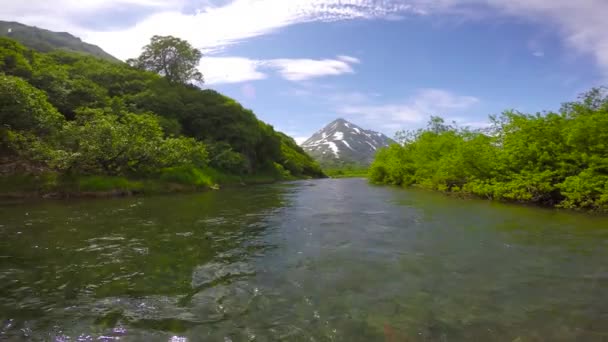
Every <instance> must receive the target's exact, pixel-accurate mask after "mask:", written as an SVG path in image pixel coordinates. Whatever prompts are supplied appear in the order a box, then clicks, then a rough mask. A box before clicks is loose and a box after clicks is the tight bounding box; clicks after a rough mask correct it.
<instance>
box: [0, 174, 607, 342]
mask: <svg viewBox="0 0 608 342" xmlns="http://www.w3.org/2000/svg"><path fill="white" fill-rule="evenodd" d="M0 217H1V218H2V219H1V222H0V294H1V296H0V340H1V339H3V338H4V339H28V338H31V339H34V340H56V341H67V340H77V339H80V340H106V341H110V340H115V339H121V340H146V341H148V340H150V341H156V340H159V341H198V340H205V341H207V340H209V341H269V340H290V341H291V340H314V341H484V340H497V341H556V340H564V341H568V340H586V341H605V340H607V339H608V311H607V309H606V308H607V307H608V291H606V290H605V289H607V288H608V264H607V263H606V261H607V260H608V229H607V228H608V219H607V218H603V217H592V216H584V215H579V214H573V213H564V212H558V211H552V210H544V209H536V208H527V207H519V206H508V205H503V204H498V203H490V202H482V201H467V200H457V199H450V198H446V197H443V196H440V195H436V194H432V193H427V192H418V191H405V190H398V189H391V188H380V187H372V186H369V185H367V184H366V183H365V182H364V181H363V180H353V179H346V180H319V181H302V182H295V183H288V184H280V185H271V186H259V187H248V188H243V189H232V190H222V191H219V192H209V193H203V194H195V195H176V196H159V197H145V198H129V199H111V200H99V201H98V200H94V201H93V200H91V201H80V202H47V203H36V204H34V203H29V204H5V205H3V206H1V207H0Z"/></svg>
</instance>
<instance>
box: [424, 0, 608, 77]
mask: <svg viewBox="0 0 608 342" xmlns="http://www.w3.org/2000/svg"><path fill="white" fill-rule="evenodd" d="M417 2H419V3H425V2H426V3H433V4H434V6H433V9H434V10H435V11H437V12H442V11H443V12H448V13H449V12H454V13H457V14H462V13H463V9H466V8H468V9H471V8H472V7H473V6H475V5H477V6H479V5H482V6H483V7H485V8H482V9H480V8H478V9H476V10H475V11H474V12H473V13H478V12H479V11H488V10H489V12H494V13H498V14H500V15H507V16H513V17H517V18H524V19H527V20H530V21H532V22H537V23H540V24H542V25H545V26H547V25H550V26H551V27H553V28H555V29H556V31H557V32H558V34H559V35H560V36H561V37H562V39H563V40H564V42H565V43H566V44H567V45H569V46H570V47H573V48H574V49H575V50H576V51H578V52H579V53H584V54H589V55H591V56H593V57H594V58H595V60H596V61H597V63H598V65H599V67H600V68H601V69H602V71H603V72H604V74H605V75H606V76H608V34H606V32H607V31H608V20H606V18H608V1H606V0H433V1H430V2H429V1H424V0H417Z"/></svg>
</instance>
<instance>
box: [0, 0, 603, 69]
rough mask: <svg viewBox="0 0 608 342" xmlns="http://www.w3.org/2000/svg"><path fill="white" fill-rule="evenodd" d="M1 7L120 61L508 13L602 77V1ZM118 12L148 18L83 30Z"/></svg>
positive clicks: (104, 0) (147, 1)
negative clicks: (329, 30)
mask: <svg viewBox="0 0 608 342" xmlns="http://www.w3.org/2000/svg"><path fill="white" fill-rule="evenodd" d="M1 2H2V13H1V14H0V18H2V19H5V20H17V21H21V22H25V23H26V24H34V25H39V26H42V27H46V28H49V29H53V30H68V31H70V32H73V33H75V34H78V35H80V36H81V37H83V38H84V39H85V40H88V41H90V42H91V43H94V44H97V45H100V46H101V47H103V48H104V49H106V50H107V51H108V52H110V53H112V54H114V55H115V56H117V57H119V58H123V59H126V58H129V57H133V56H136V55H138V54H139V52H140V50H139V49H140V47H141V46H143V45H144V44H145V43H146V42H147V41H148V39H149V38H150V37H151V36H152V35H154V34H171V35H175V36H178V37H181V38H183V39H186V40H188V41H190V42H192V43H193V44H194V45H195V46H197V47H199V48H202V49H205V50H207V51H217V50H221V49H223V48H225V47H226V46H229V45H231V44H234V43H237V42H240V41H242V40H244V39H248V38H252V37H256V36H260V35H264V34H268V33H271V32H274V31H277V30H279V29H282V28H284V27H287V26H290V25H294V24H299V23H305V22H314V21H337V20H351V19H374V18H382V19H387V20H399V19H400V18H403V17H405V16H407V15H427V14H445V15H447V16H451V17H456V18H463V17H471V18H474V19H479V20H491V19H487V18H488V17H490V18H491V17H492V16H496V15H498V16H510V17H516V18H524V19H525V20H528V21H532V22H538V23H542V24H543V25H551V26H552V27H553V28H554V29H555V31H556V32H557V33H558V34H559V35H560V36H561V37H562V39H563V41H564V42H565V43H566V44H568V45H569V46H570V47H572V48H574V50H576V51H578V52H580V53H584V54H589V55H591V56H593V57H594V58H595V60H596V61H597V63H598V65H599V66H600V67H601V68H602V70H603V71H604V73H605V74H606V75H608V35H607V34H606V31H607V30H608V20H606V18H608V1H606V0H577V1H574V0H289V1H287V0H233V1H230V2H228V3H226V2H225V1H222V3H223V4H222V5H214V2H213V1H210V0H203V1H194V0H176V1H165V0H87V1H82V0H54V1H48V0H28V1H9V0H2V1H1ZM193 4H195V5H193ZM120 8H133V11H135V10H137V11H138V12H146V13H147V14H146V16H145V17H142V18H139V17H138V21H137V22H136V24H133V25H131V26H130V27H128V28H124V29H119V30H114V29H111V30H98V29H94V28H92V27H90V26H87V24H86V23H87V21H88V20H86V19H87V18H91V21H92V19H94V18H95V17H96V16H100V15H107V14H108V13H113V12H112V11H116V9H120ZM143 9H146V11H143ZM194 9H196V10H194ZM133 15H135V14H133ZM480 18H481V19H480ZM347 62H349V63H350V62H352V61H347ZM295 77H297V76H295Z"/></svg>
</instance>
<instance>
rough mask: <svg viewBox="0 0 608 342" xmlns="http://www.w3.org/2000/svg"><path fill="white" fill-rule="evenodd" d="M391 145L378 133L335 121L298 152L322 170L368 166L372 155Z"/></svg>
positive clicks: (372, 158)
mask: <svg viewBox="0 0 608 342" xmlns="http://www.w3.org/2000/svg"><path fill="white" fill-rule="evenodd" d="M391 142H392V140H391V139H390V138H389V137H387V136H386V135H384V134H382V133H378V132H374V131H370V130H366V129H363V128H361V127H359V126H357V125H355V124H353V123H350V122H348V121H346V120H344V119H337V120H334V121H332V122H331V123H329V124H328V125H327V126H325V127H324V128H323V129H321V130H319V131H318V132H316V133H315V134H313V136H312V137H310V138H309V139H308V140H306V141H305V142H304V143H302V148H303V149H304V150H305V151H306V152H308V154H310V155H311V156H312V157H313V158H314V159H315V160H317V161H318V162H319V163H321V164H322V165H323V166H328V167H336V166H342V165H351V164H354V165H358V166H369V165H370V164H371V162H372V161H373V160H374V156H375V154H376V151H377V150H378V149H380V148H382V147H387V146H389V144H390V143H391Z"/></svg>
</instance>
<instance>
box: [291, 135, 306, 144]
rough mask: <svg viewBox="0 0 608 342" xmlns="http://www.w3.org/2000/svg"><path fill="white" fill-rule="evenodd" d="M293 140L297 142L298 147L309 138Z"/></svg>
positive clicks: (295, 138)
mask: <svg viewBox="0 0 608 342" xmlns="http://www.w3.org/2000/svg"><path fill="white" fill-rule="evenodd" d="M293 140H295V141H296V143H297V144H298V145H302V144H303V143H304V142H305V141H306V140H308V137H294V138H293Z"/></svg>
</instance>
